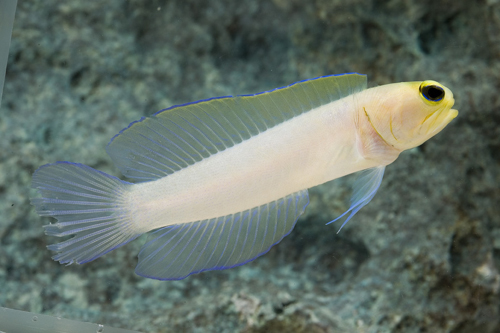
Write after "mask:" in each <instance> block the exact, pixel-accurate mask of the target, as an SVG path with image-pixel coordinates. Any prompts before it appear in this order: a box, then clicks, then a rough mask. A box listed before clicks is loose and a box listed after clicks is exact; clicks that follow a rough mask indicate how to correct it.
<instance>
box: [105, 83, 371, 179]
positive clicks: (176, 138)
mask: <svg viewBox="0 0 500 333" xmlns="http://www.w3.org/2000/svg"><path fill="white" fill-rule="evenodd" d="M363 89H366V76H365V75H360V74H356V73H352V74H342V75H330V76H323V77H319V78H316V79H311V80H305V81H300V82H297V83H294V84H291V85H289V86H286V87H282V88H277V89H273V90H270V91H265V92H262V93H258V94H253V95H240V96H235V97H231V96H227V97H218V98H212V99H207V100H202V101H198V102H194V103H189V104H183V105H177V106H173V107H171V108H168V109H165V110H162V111H159V112H158V113H156V114H154V115H153V116H151V117H148V118H142V119H141V120H139V121H136V122H133V123H131V124H130V125H129V126H128V127H127V128H125V129H124V130H122V131H121V132H120V133H119V134H117V135H116V136H115V137H114V138H113V139H111V142H110V143H109V144H108V146H107V148H106V150H107V152H108V154H109V155H110V156H111V158H112V159H113V162H114V163H115V164H116V166H117V167H118V168H119V169H120V170H121V172H122V173H123V174H124V175H125V176H127V177H129V178H134V179H137V180H140V181H149V180H154V179H158V178H162V177H165V176H167V175H169V174H171V173H174V172H176V171H178V170H180V169H182V168H185V167H187V166H189V165H191V164H194V163H196V162H198V161H201V160H202V159H204V158H206V157H208V156H210V155H212V154H215V153H217V152H219V151H223V150H225V149H227V148H229V147H232V146H234V145H236V144H238V143H240V142H242V141H244V140H247V139H249V138H251V137H252V136H255V135H257V134H259V133H261V132H264V131H266V130H267V129H269V128H271V127H274V126H276V125H277V124H280V123H282V122H284V121H286V120H288V119H291V118H293V117H296V116H298V115H300V114H302V113H304V112H307V111H310V110H312V109H314V108H317V107H319V106H322V105H325V104H328V103H330V102H332V101H336V100H338V99H341V98H343V97H346V96H349V95H351V94H353V93H356V92H359V91H361V90H363Z"/></svg>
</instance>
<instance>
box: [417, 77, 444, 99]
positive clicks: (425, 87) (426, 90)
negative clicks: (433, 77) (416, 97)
mask: <svg viewBox="0 0 500 333" xmlns="http://www.w3.org/2000/svg"><path fill="white" fill-rule="evenodd" d="M436 83H437V82H434V81H424V82H422V84H421V85H420V88H419V92H420V96H422V97H423V98H425V100H426V101H428V102H431V103H432V104H434V103H437V102H439V101H441V100H442V99H443V98H444V89H443V88H442V87H441V86H439V85H437V84H436Z"/></svg>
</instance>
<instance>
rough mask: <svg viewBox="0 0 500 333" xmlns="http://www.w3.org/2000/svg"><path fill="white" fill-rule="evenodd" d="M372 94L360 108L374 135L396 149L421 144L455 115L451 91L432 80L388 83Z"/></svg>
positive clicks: (456, 113)
mask: <svg viewBox="0 0 500 333" xmlns="http://www.w3.org/2000/svg"><path fill="white" fill-rule="evenodd" d="M370 90H371V89H370ZM373 94H374V95H372V99H371V100H372V103H369V104H366V105H363V107H364V110H363V111H364V113H365V115H366V116H367V117H368V120H369V121H370V123H371V125H372V126H373V128H374V129H375V131H376V132H377V134H378V135H379V136H380V137H381V138H382V139H383V140H384V141H385V142H386V143H387V144H389V145H391V146H392V147H394V148H396V149H398V150H400V151H402V150H405V149H409V148H413V147H416V146H419V145H421V144H422V143H424V142H425V141H427V140H428V139H430V138H431V137H433V136H434V135H436V134H437V133H439V132H440V131H441V130H442V129H443V128H444V127H445V126H446V125H448V123H449V122H450V121H451V120H452V119H453V118H455V117H456V116H457V115H458V111H457V110H454V109H452V107H453V104H454V103H455V100H454V99H453V93H452V92H451V90H450V89H448V88H446V87H445V86H444V85H442V84H440V83H438V82H436V81H430V80H429V81H418V82H403V83H394V84H388V85H384V86H380V87H377V88H373Z"/></svg>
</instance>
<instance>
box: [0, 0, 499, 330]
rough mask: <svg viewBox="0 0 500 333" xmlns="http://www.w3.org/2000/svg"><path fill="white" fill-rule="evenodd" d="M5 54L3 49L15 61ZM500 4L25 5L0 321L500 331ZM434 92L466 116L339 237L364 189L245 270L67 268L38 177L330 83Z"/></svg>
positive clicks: (133, 248)
mask: <svg viewBox="0 0 500 333" xmlns="http://www.w3.org/2000/svg"><path fill="white" fill-rule="evenodd" d="M0 47H1V46H0ZM499 60H500V1H497V0H487V1H480V0H478V1H467V0H460V1H459V0H442V1H440V0H438V1H436V0H422V1H408V0H393V1H379V0H370V1H365V0H354V1H351V0H349V1H347V0H345V1H340V0H310V1H302V0H272V1H270V0H267V1H266V0H253V1H234V0H219V1H202V0H176V1H160V0H154V1H141V0H130V1H123V0H115V1H78V0H74V1H57V0H43V1H41V0H38V1H36V0H26V1H23V0H20V1H19V3H18V8H17V12H16V20H15V24H14V31H13V36H12V45H11V50H10V58H9V63H8V68H7V77H6V84H5V90H4V98H3V103H2V106H1V113H0V139H1V140H0V305H1V306H5V307H10V308H14V309H19V310H25V311H32V312H37V313H44V314H51V315H58V316H63V317H65V318H68V319H76V320H81V321H91V322H98V323H101V324H104V325H110V326H115V327H121V328H128V329H135V330H140V331H143V332H394V333H396V332H454V333H459V332H460V333H465V332H498V331H500V319H499V318H500V297H499V286H500V275H499V269H500V202H499V201H500V189H499V184H500V127H499V124H500V94H499V89H500V61H499ZM353 71H355V72H359V73H366V74H368V78H369V85H370V86H376V85H381V84H386V83H392V82H399V81H416V80H424V79H433V80H436V81H439V82H441V83H443V84H445V85H446V86H448V87H449V88H450V89H452V91H453V92H454V95H455V99H456V104H455V107H456V108H457V109H458V110H459V111H460V114H459V116H458V118H457V119H455V120H454V121H453V122H452V123H451V124H450V125H449V126H448V127H447V128H446V129H445V130H444V131H443V132H442V133H441V134H439V135H438V136H436V137H435V138H433V139H432V140H430V141H429V142H427V143H425V144H424V145H422V146H421V147H419V148H417V149H414V150H412V151H410V152H406V153H404V154H402V155H401V156H400V158H399V159H398V160H397V161H396V162H395V163H394V164H393V165H391V166H389V167H388V168H387V170H386V176H385V179H384V182H383V183H382V186H381V189H380V190H379V192H378V194H377V195H376V196H375V198H374V199H373V201H372V202H371V203H370V204H369V205H368V206H367V207H365V208H364V209H362V210H361V211H360V212H359V213H358V214H357V215H356V217H355V218H354V219H353V220H352V221H351V222H349V223H348V224H347V226H346V227H345V228H344V229H343V230H342V232H340V234H336V232H337V229H338V226H339V225H337V224H334V225H329V226H325V223H326V222H328V221H330V220H332V219H333V218H335V217H336V216H338V215H339V214H340V213H341V212H343V211H344V210H345V209H346V208H347V205H348V200H349V196H350V187H349V186H350V184H352V177H347V178H346V179H341V180H338V181H336V182H334V183H329V184H325V185H322V186H319V187H317V188H314V189H312V190H311V191H310V196H311V203H310V205H309V207H308V209H307V210H306V214H305V215H304V216H303V218H301V219H300V220H299V222H298V224H297V226H296V228H295V230H294V232H292V234H290V235H289V236H288V237H286V238H285V239H284V240H283V241H282V242H281V244H279V245H278V246H275V247H274V248H273V249H272V250H271V251H270V252H269V253H268V254H266V255H265V256H263V257H261V258H259V259H258V260H256V261H254V262H252V263H249V264H247V265H245V266H242V267H240V268H234V269H230V270H226V271H217V272H205V273H202V274H198V275H193V276H191V277H189V278H187V279H185V280H182V281H174V282H169V281H166V282H160V281H154V280H149V279H144V278H141V277H139V276H137V275H135V274H134V272H133V270H134V267H135V265H136V256H137V253H138V251H139V249H140V247H141V245H142V243H143V241H144V239H140V240H137V241H135V242H133V243H131V244H129V245H127V246H125V247H123V248H120V249H119V250H116V251H113V252H112V253H109V254H107V255H105V256H104V257H102V258H100V259H98V260H96V261H94V262H92V263H88V264H85V265H82V266H79V265H71V266H67V267H66V266H63V265H59V264H58V263H57V262H54V261H52V260H51V259H50V256H51V253H50V252H49V251H48V250H46V248H45V247H46V245H48V244H51V243H54V242H57V241H58V240H57V239H55V238H52V239H50V238H49V237H47V236H45V235H44V233H43V229H42V225H44V224H48V223H49V222H50V219H49V218H40V217H38V216H37V215H36V214H35V212H34V209H33V207H32V206H30V204H29V197H30V195H33V191H32V190H31V189H30V181H31V175H32V173H33V172H34V170H36V169H37V168H38V167H39V166H41V165H43V164H45V163H50V162H54V161H61V160H67V161H73V162H80V163H84V164H87V165H89V166H91V167H93V168H96V169H100V170H102V171H105V172H107V173H110V174H113V175H117V176H119V173H118V170H117V169H116V168H115V167H114V166H113V165H112V164H111V161H110V159H109V158H108V156H107V155H106V153H105V150H104V148H105V145H106V144H107V142H108V141H109V139H110V138H111V137H112V136H113V135H115V134H116V133H117V132H118V131H119V130H121V129H122V128H124V127H126V126H127V125H128V124H129V123H130V122H131V121H133V120H136V119H138V118H140V117H141V116H146V115H149V114H152V113H154V112H156V111H158V110H160V109H163V108H166V107H168V106H171V105H173V104H179V103H185V102H190V101H195V100H198V99H203V98H209V97H213V96H221V95H229V94H243V93H255V92H259V91H264V90H267V89H270V88H274V87H278V86H283V85H287V84H290V83H292V82H295V81H298V80H302V79H306V78H312V77H316V76H320V75H325V74H334V73H344V72H353Z"/></svg>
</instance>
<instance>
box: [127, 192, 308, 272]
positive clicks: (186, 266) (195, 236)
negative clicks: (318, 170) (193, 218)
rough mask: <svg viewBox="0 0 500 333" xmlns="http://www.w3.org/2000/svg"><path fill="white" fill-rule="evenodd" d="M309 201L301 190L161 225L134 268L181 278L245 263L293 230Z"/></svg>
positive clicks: (142, 251) (152, 235)
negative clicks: (247, 206) (202, 217)
mask: <svg viewBox="0 0 500 333" xmlns="http://www.w3.org/2000/svg"><path fill="white" fill-rule="evenodd" d="M308 203H309V197H308V194H307V190H303V191H299V192H297V193H293V194H290V195H288V196H286V197H284V198H281V199H279V200H277V201H274V202H271V203H268V204H265V205H262V206H260V207H255V208H252V209H249V210H246V211H244V212H239V213H236V214H232V215H228V216H222V217H218V218H213V219H209V220H203V221H197V222H190V223H187V224H185V225H183V226H182V227H181V226H178V225H177V226H168V227H164V228H162V229H159V230H157V231H155V232H154V233H152V234H151V235H150V239H151V240H148V242H147V243H146V244H145V245H144V247H143V248H142V250H141V252H140V253H139V264H138V265H137V268H136V273H137V274H139V275H141V276H145V277H149V278H154V279H159V280H178V279H183V278H185V277H186V276H188V275H191V274H193V273H198V272H202V271H206V270H214V269H226V268H231V267H235V266H240V265H243V264H245V263H247V262H249V261H251V260H253V259H255V258H257V257H258V256H261V255H262V254H264V253H266V252H267V251H269V249H270V248H271V247H272V246H273V245H274V244H276V243H278V242H279V241H280V240H281V239H283V237H285V236H286V235H287V234H288V233H290V231H291V230H292V229H293V227H294V225H295V222H296V221H297V218H298V217H299V216H300V215H301V214H302V213H303V212H304V209H305V207H306V206H307V204H308ZM260 239H262V242H260ZM256 245H257V246H256Z"/></svg>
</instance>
